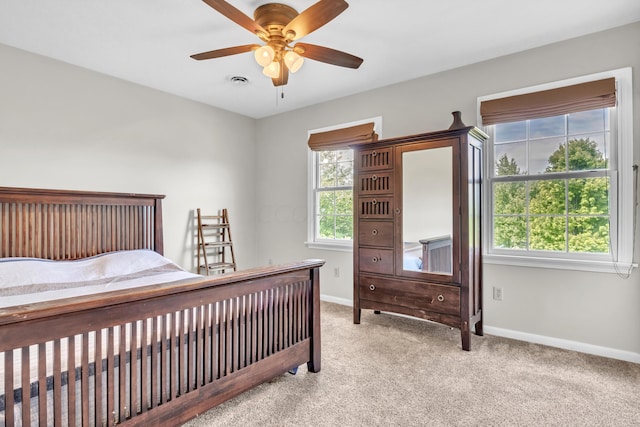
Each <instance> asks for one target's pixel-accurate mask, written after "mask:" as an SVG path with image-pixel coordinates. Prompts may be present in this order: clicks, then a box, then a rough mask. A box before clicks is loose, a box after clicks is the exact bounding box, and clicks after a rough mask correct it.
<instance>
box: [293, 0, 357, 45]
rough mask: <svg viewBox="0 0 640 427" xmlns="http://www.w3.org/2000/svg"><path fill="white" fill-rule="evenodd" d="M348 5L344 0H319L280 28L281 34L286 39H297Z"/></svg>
mask: <svg viewBox="0 0 640 427" xmlns="http://www.w3.org/2000/svg"><path fill="white" fill-rule="evenodd" d="M348 7H349V5H348V4H347V2H346V1H344V0H320V1H319V2H317V3H316V4H314V5H313V6H311V7H309V8H308V9H306V10H304V11H303V12H302V13H300V14H299V15H298V16H296V17H295V18H293V19H292V20H291V22H289V23H288V24H287V26H286V27H284V29H283V30H282V35H283V36H284V37H285V38H286V39H288V40H298V39H299V38H301V37H304V36H306V35H307V34H309V33H311V32H313V31H315V30H317V29H318V28H320V27H322V26H323V25H325V24H326V23H327V22H329V21H331V20H332V19H333V18H335V17H336V16H338V15H340V14H341V13H342V12H343V11H344V10H345V9H346V8H348ZM289 32H291V33H292V36H291V37H290V36H289V35H288V34H287V33H289Z"/></svg>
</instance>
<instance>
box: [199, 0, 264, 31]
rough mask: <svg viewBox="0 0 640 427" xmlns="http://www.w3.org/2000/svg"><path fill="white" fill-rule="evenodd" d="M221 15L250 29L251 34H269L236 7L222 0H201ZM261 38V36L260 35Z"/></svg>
mask: <svg viewBox="0 0 640 427" xmlns="http://www.w3.org/2000/svg"><path fill="white" fill-rule="evenodd" d="M202 1H204V2H205V3H206V4H208V5H209V6H211V7H212V8H214V9H215V10H217V11H218V12H220V13H221V14H222V15H224V16H226V17H227V18H229V19H231V20H232V21H233V22H235V23H236V24H238V25H240V26H241V27H243V28H246V29H247V30H249V31H251V32H252V33H253V34H256V35H257V34H259V33H263V34H264V35H265V36H266V35H268V34H269V32H268V31H267V30H265V29H264V28H262V26H261V25H258V23H257V22H256V21H254V20H253V19H251V18H249V17H248V16H247V15H245V14H244V13H242V12H241V11H240V10H238V9H236V8H235V7H234V6H232V5H230V4H229V3H227V2H226V1H224V0H202ZM261 38H262V37H261Z"/></svg>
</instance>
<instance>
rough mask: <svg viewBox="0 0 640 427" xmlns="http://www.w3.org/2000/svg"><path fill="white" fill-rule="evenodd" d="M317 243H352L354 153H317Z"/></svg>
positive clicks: (343, 151) (348, 150)
mask: <svg viewBox="0 0 640 427" xmlns="http://www.w3.org/2000/svg"><path fill="white" fill-rule="evenodd" d="M315 157H316V161H315V162H314V163H315V166H316V168H317V170H316V173H315V176H316V183H315V198H314V199H315V207H316V208H315V212H314V215H315V221H314V222H315V227H314V229H315V233H314V234H315V236H314V241H316V242H318V241H333V240H337V241H344V240H353V150H350V149H346V150H335V151H318V152H316V153H315Z"/></svg>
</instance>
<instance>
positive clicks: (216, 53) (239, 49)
mask: <svg viewBox="0 0 640 427" xmlns="http://www.w3.org/2000/svg"><path fill="white" fill-rule="evenodd" d="M259 47H260V45H257V44H245V45H242V46H234V47H227V48H224V49H217V50H210V51H209V52H202V53H197V54H195V55H191V57H192V58H193V59H197V60H198V61H201V60H203V59H213V58H221V57H223V56H229V55H236V54H238V53H245V52H251V51H252V50H254V49H257V48H259Z"/></svg>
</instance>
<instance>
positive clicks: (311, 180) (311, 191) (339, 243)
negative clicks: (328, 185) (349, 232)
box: [305, 117, 382, 252]
mask: <svg viewBox="0 0 640 427" xmlns="http://www.w3.org/2000/svg"><path fill="white" fill-rule="evenodd" d="M372 122H373V123H374V131H375V132H376V133H377V134H378V136H379V137H381V135H382V117H372V118H368V119H363V120H357V121H353V122H349V123H342V124H339V125H334V126H327V127H323V128H318V129H312V130H309V131H308V132H307V140H308V139H309V136H311V135H312V134H314V133H320V132H328V131H332V130H336V129H343V128H348V127H353V126H357V125H361V124H365V123H372ZM335 151H339V150H335ZM318 158H319V156H318V152H316V151H312V150H311V149H309V148H307V189H308V191H307V241H306V242H305V245H306V246H307V247H308V248H311V249H325V250H333V251H339V252H352V251H353V236H352V238H351V240H345V239H322V240H316V226H317V224H316V217H317V209H318V207H317V205H316V201H317V197H316V193H317V187H316V184H317V182H318ZM354 161H355V159H354ZM351 189H352V190H353V185H352V186H351Z"/></svg>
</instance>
